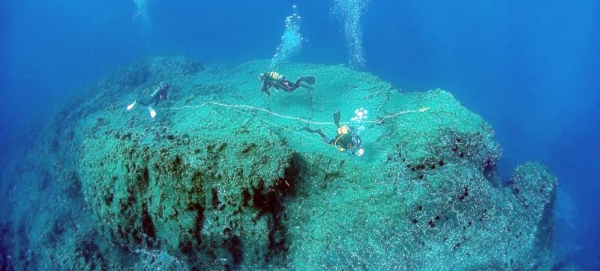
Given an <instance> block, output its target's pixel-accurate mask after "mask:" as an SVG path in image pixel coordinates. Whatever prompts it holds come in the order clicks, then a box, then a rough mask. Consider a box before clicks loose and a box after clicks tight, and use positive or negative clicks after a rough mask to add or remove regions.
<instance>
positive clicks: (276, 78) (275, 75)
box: [267, 72, 283, 80]
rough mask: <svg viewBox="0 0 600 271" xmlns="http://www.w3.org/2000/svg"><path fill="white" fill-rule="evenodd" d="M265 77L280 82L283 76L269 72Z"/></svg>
mask: <svg viewBox="0 0 600 271" xmlns="http://www.w3.org/2000/svg"><path fill="white" fill-rule="evenodd" d="M267 75H268V76H269V77H270V78H271V79H273V80H280V79H281V78H283V75H281V74H279V73H277V72H269V73H268V74H267Z"/></svg>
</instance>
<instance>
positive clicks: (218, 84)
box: [49, 58, 557, 270]
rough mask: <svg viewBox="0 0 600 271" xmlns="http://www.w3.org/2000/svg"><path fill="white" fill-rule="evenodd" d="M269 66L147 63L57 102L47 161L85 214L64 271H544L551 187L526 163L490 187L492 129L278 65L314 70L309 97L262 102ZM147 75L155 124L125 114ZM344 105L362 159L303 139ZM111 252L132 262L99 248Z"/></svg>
mask: <svg viewBox="0 0 600 271" xmlns="http://www.w3.org/2000/svg"><path fill="white" fill-rule="evenodd" d="M268 65H269V62H268V61H253V62H249V63H246V64H242V65H240V66H237V67H232V68H221V67H212V66H206V67H205V66H203V65H201V64H199V63H198V62H195V61H192V60H188V59H184V58H177V59H169V58H151V59H147V60H144V61H140V62H137V63H135V64H132V65H131V66H130V67H126V68H124V69H122V70H121V72H118V73H115V75H113V76H110V77H108V78H106V79H103V80H101V81H100V82H98V83H97V84H95V85H92V86H90V89H88V92H87V93H96V95H95V96H91V97H92V98H89V97H90V96H88V98H89V99H88V100H83V99H76V100H74V101H77V103H76V104H77V105H72V106H71V108H72V109H71V111H65V113H62V114H64V118H66V119H69V120H71V121H72V122H71V123H70V124H69V125H67V126H65V127H67V128H66V129H64V130H63V131H61V132H60V133H59V134H60V135H63V136H66V137H69V138H71V142H72V143H70V144H72V145H71V146H76V149H75V150H76V151H71V152H67V151H62V152H60V153H61V155H62V156H68V157H69V161H74V162H72V163H69V164H68V165H67V166H65V168H67V169H68V170H69V171H68V172H71V173H72V174H73V176H76V178H75V177H73V178H74V179H73V180H76V182H81V186H80V187H77V186H75V187H74V188H72V190H73V191H80V192H79V193H81V192H83V193H82V194H83V196H84V197H83V198H85V204H86V205H87V206H89V208H90V209H91V211H92V212H93V214H94V217H95V219H94V225H90V228H91V229H93V230H90V232H91V233H90V232H88V235H81V236H80V237H81V238H80V239H81V241H80V242H79V243H78V244H79V245H80V246H81V245H84V246H87V247H92V248H94V250H93V251H94V253H93V255H95V256H93V257H92V256H90V255H84V256H83V260H82V263H81V264H80V265H77V267H86V266H87V267H90V265H91V262H94V264H95V266H96V267H98V266H103V267H107V266H108V267H115V266H120V267H126V268H129V267H136V266H144V264H148V265H150V266H159V265H160V264H161V263H162V264H165V265H172V266H186V267H187V268H200V269H229V268H235V267H246V268H285V269H298V270H316V269H327V268H334V269H350V268H360V269H371V270H393V269H429V270H446V269H453V270H462V269H469V270H473V269H486V270H487V269H515V270H522V269H541V270H550V269H551V268H552V267H553V266H554V258H553V255H552V253H551V252H550V245H551V244H550V241H551V236H552V227H553V216H552V207H553V203H554V201H555V194H556V187H557V181H556V177H554V176H553V175H552V174H551V173H550V172H549V171H548V169H546V168H544V167H543V166H542V165H539V164H537V163H527V164H525V165H523V166H520V167H518V168H517V169H516V170H515V172H514V174H513V176H512V178H511V179H510V180H509V181H508V182H507V184H504V183H503V182H502V180H501V179H500V178H499V177H498V173H497V168H496V163H497V162H498V160H499V159H500V157H501V149H500V146H499V145H498V144H497V143H496V142H495V141H494V138H493V136H494V135H493V130H492V128H491V127H490V125H489V124H488V123H487V122H485V120H483V119H482V118H481V117H479V116H478V115H476V114H474V113H472V112H470V111H468V110H467V109H466V108H465V107H463V106H462V105H461V104H460V102H458V101H457V100H456V99H454V97H453V96H452V95H451V94H450V93H448V92H445V91H443V90H439V89H438V90H431V91H428V92H425V93H400V92H399V91H398V90H397V89H395V88H394V87H393V86H391V85H390V84H388V83H386V82H384V81H382V80H380V79H379V78H377V77H375V76H372V75H370V74H367V73H361V72H356V71H353V70H351V69H349V68H347V67H345V66H326V65H310V64H289V65H283V66H282V67H281V69H280V70H278V72H280V73H282V74H285V75H286V76H287V77H288V79H290V80H293V79H295V77H300V76H306V75H315V76H316V77H317V82H316V84H315V85H314V89H305V88H300V89H298V90H296V91H295V92H293V93H286V92H274V91H273V92H272V93H271V97H270V98H268V97H266V95H264V94H263V93H261V91H260V85H261V83H260V81H259V80H257V79H256V76H257V75H258V74H259V73H260V72H264V67H267V66H268ZM160 81H168V82H169V83H170V84H171V90H172V92H171V93H170V99H169V100H168V101H166V102H163V103H161V104H160V105H159V106H158V107H156V108H155V109H156V110H157V112H158V115H157V117H156V118H154V119H151V118H150V117H149V116H148V114H147V111H146V110H145V109H144V108H135V109H134V110H131V111H126V110H125V108H124V107H125V105H126V104H128V103H129V102H130V101H131V100H132V97H138V96H140V95H142V94H144V93H147V90H148V89H152V88H153V87H154V86H155V85H156V84H157V83H158V82H160ZM146 95H147V94H146ZM357 108H365V109H368V111H369V118H368V119H367V121H365V122H363V123H362V125H363V126H364V130H363V131H362V132H361V136H362V139H363V142H364V143H363V147H364V148H365V150H366V153H365V155H364V156H362V157H356V156H352V155H349V154H348V153H343V152H340V151H338V150H337V149H336V148H333V147H332V146H331V145H328V144H326V143H325V142H323V141H322V140H321V138H320V137H319V136H318V135H315V134H309V133H306V132H304V131H303V130H302V128H304V127H306V126H310V127H312V128H321V129H323V131H324V132H325V133H326V134H328V135H334V134H335V133H336V127H335V125H334V124H333V123H332V122H331V121H332V120H331V114H332V113H333V112H335V111H338V110H340V111H341V113H342V121H343V122H348V121H349V120H350V118H351V117H352V116H353V114H354V110H355V109H357ZM63 140H64V138H58V139H57V141H58V142H59V143H57V144H59V145H60V144H62V143H61V142H62V141H63ZM49 142H52V140H50V141H49ZM49 144H50V143H49ZM50 145H51V144H50ZM56 148H57V149H60V148H61V147H60V146H57V147H56ZM73 193H74V194H77V193H76V192H73ZM98 237H102V238H98ZM88 238H94V242H92V243H89V239H88ZM85 242H88V243H87V244H86V243H85ZM114 247H117V248H119V249H120V252H121V253H123V254H128V253H129V254H132V255H137V256H136V257H134V258H135V259H137V261H136V260H131V259H129V260H127V259H123V258H118V257H107V256H105V255H103V253H105V252H107V251H109V250H110V248H114ZM71 253H74V252H71ZM65 255H67V256H68V255H70V254H69V253H66V254H65ZM161 261H162V262H161ZM55 266H57V267H61V266H63V267H64V266H66V267H72V266H74V265H68V264H65V263H64V262H60V261H59V262H58V263H57V264H56V265H55Z"/></svg>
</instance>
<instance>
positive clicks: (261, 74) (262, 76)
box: [258, 72, 267, 80]
mask: <svg viewBox="0 0 600 271" xmlns="http://www.w3.org/2000/svg"><path fill="white" fill-rule="evenodd" d="M266 76H267V75H266V74H265V73H263V72H261V73H260V74H259V75H258V79H259V80H265V77H266Z"/></svg>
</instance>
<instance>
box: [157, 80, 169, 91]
mask: <svg viewBox="0 0 600 271" xmlns="http://www.w3.org/2000/svg"><path fill="white" fill-rule="evenodd" d="M159 85H160V87H161V88H163V89H169V87H171V85H169V84H168V83H167V82H164V81H163V82H160V84H159Z"/></svg>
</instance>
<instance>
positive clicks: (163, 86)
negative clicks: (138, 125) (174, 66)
mask: <svg viewBox="0 0 600 271" xmlns="http://www.w3.org/2000/svg"><path fill="white" fill-rule="evenodd" d="M169 87H170V85H169V84H167V83H166V82H160V84H158V87H156V89H155V90H154V92H152V94H151V95H150V98H148V99H146V100H135V101H134V102H133V103H131V104H130V105H128V106H127V110H131V109H132V108H133V107H134V106H135V105H136V104H141V105H143V106H147V107H148V111H150V117H151V118H154V117H156V111H154V108H152V107H153V106H154V107H156V106H158V103H159V102H160V101H162V100H166V99H168V98H169V93H168V92H167V90H168V89H169ZM150 105H152V106H150Z"/></svg>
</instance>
